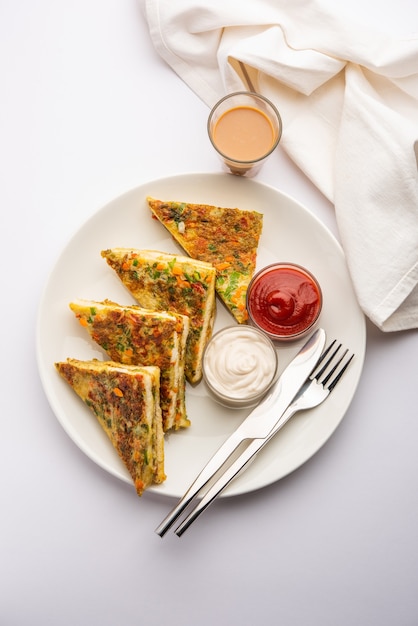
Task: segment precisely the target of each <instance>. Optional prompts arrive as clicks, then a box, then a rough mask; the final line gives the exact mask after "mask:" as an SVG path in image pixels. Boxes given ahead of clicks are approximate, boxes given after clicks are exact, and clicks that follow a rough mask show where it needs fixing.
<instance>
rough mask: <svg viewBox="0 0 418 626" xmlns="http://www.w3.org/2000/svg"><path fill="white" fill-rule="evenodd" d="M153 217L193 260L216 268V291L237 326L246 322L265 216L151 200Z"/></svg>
mask: <svg viewBox="0 0 418 626" xmlns="http://www.w3.org/2000/svg"><path fill="white" fill-rule="evenodd" d="M147 202H148V204H149V207H150V209H151V211H152V213H153V215H154V216H155V217H156V218H157V219H158V220H159V221H160V222H161V224H163V226H165V228H166V229H167V230H168V231H169V232H170V233H171V235H172V236H173V237H174V239H175V240H176V241H177V243H179V244H180V246H181V247H182V248H183V250H185V252H187V254H189V255H190V256H191V257H192V258H193V259H199V260H200V261H206V262H207V263H211V264H212V265H213V266H214V267H215V269H216V291H217V293H218V295H219V297H220V298H221V300H222V301H223V302H224V304H225V305H226V307H227V308H228V309H229V311H230V312H231V313H232V315H233V316H234V317H235V319H236V321H237V322H238V323H240V324H241V323H243V322H246V321H247V319H248V313H247V308H246V294H247V289H248V285H249V282H250V280H251V278H252V277H253V275H254V272H255V267H256V258H257V249H258V244H259V240H260V236H261V231H262V226H263V215H262V214H261V213H258V212H257V211H243V210H241V209H236V208H223V207H217V206H211V205H206V204H189V203H186V202H171V201H170V202H166V201H164V202H163V201H162V200H156V199H154V198H151V197H148V198H147Z"/></svg>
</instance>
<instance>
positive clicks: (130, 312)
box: [70, 299, 190, 432]
mask: <svg viewBox="0 0 418 626" xmlns="http://www.w3.org/2000/svg"><path fill="white" fill-rule="evenodd" d="M70 309H71V310H72V311H73V312H74V314H75V316H76V318H77V319H78V321H79V323H80V324H81V326H83V328H85V329H86V330H87V332H88V333H89V335H90V337H91V338H92V339H93V340H94V341H95V342H96V343H97V344H98V345H99V346H100V347H101V348H103V350H105V352H106V353H107V355H108V356H109V358H110V359H111V360H112V361H116V362H118V363H124V364H125V365H155V366H157V367H159V368H160V371H161V379H160V404H161V410H162V419H163V429H164V432H166V431H168V430H170V429H174V430H176V429H178V428H185V427H187V426H189V425H190V421H189V420H188V419H187V415H186V402H185V380H184V361H185V352H186V341H187V336H188V333H189V318H188V317H187V316H185V315H180V314H179V313H173V312H168V311H153V310H149V309H143V308H141V307H139V306H135V305H131V306H125V305H120V304H117V303H115V302H111V301H110V300H104V301H103V302H97V301H95V300H81V299H78V300H74V301H73V302H71V303H70Z"/></svg>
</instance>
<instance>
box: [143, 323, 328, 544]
mask: <svg viewBox="0 0 418 626" xmlns="http://www.w3.org/2000/svg"><path fill="white" fill-rule="evenodd" d="M325 340H326V334H325V331H324V329H323V328H319V329H318V330H316V331H315V332H314V333H313V335H311V337H310V338H309V339H308V341H307V342H306V343H305V345H304V346H303V347H302V348H301V350H299V352H298V353H297V355H296V356H295V357H294V359H293V360H292V361H291V362H290V364H289V365H288V366H287V367H286V369H285V370H284V371H283V373H282V374H281V376H280V377H279V379H278V381H277V382H276V383H275V384H274V385H273V387H272V388H271V389H270V391H269V392H268V393H267V395H266V396H265V398H264V399H263V400H262V401H261V403H260V404H259V405H258V406H257V407H256V408H255V409H253V411H252V412H251V413H250V414H249V415H248V417H246V418H245V420H244V421H243V422H242V424H241V425H240V426H239V427H238V428H237V429H236V430H235V431H234V432H233V433H232V434H231V435H230V436H229V437H228V439H227V440H226V441H225V442H224V443H223V444H222V445H221V447H220V448H219V449H218V450H217V452H215V454H214V455H213V456H212V458H211V459H210V461H209V462H208V463H207V465H206V466H205V467H204V468H203V470H202V471H201V472H200V474H199V475H198V476H197V478H196V479H195V481H194V482H193V483H192V485H191V486H190V487H189V489H188V490H187V492H186V493H185V494H184V496H183V497H182V498H181V499H180V500H179V502H178V504H177V505H176V506H175V507H174V509H173V510H172V511H171V512H170V513H169V514H168V515H167V517H166V518H165V519H164V520H163V521H162V523H161V524H160V525H159V526H158V528H156V530H155V532H156V533H157V534H158V535H160V537H162V536H163V535H164V534H165V533H166V532H167V530H168V529H169V528H170V526H171V525H172V524H173V523H174V522H175V521H176V519H177V518H178V517H179V516H180V515H181V513H182V512H183V511H184V509H185V508H186V507H187V506H188V504H189V503H190V502H191V501H192V500H193V499H194V498H195V497H196V496H197V495H198V493H199V492H200V490H201V489H202V488H203V487H204V486H205V485H206V484H207V483H208V482H209V481H210V480H211V479H212V478H214V477H215V476H216V475H217V474H218V472H219V471H220V470H221V469H222V467H223V466H224V465H225V464H226V462H227V461H228V459H231V458H232V457H233V455H234V452H235V451H236V450H237V448H238V447H240V446H241V444H243V442H248V443H249V442H250V441H252V440H253V439H263V438H265V437H268V435H269V433H270V432H271V430H272V429H273V428H274V426H275V424H276V423H277V422H278V421H279V420H280V418H281V416H282V415H283V413H284V412H285V411H286V409H287V407H288V406H289V404H291V402H292V401H293V399H294V397H295V396H296V394H297V393H298V391H299V390H300V388H301V387H302V385H303V383H304V382H305V380H306V378H307V377H308V376H309V374H310V373H311V372H312V370H313V369H314V367H315V366H316V364H317V362H318V360H319V358H320V356H321V353H322V351H323V349H324V345H325Z"/></svg>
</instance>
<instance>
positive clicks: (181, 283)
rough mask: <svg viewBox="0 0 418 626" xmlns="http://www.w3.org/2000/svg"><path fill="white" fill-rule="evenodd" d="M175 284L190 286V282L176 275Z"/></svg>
mask: <svg viewBox="0 0 418 626" xmlns="http://www.w3.org/2000/svg"><path fill="white" fill-rule="evenodd" d="M177 285H178V286H179V287H186V288H187V287H190V283H189V281H187V280H182V279H181V278H179V277H178V276H177Z"/></svg>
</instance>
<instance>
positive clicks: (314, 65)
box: [140, 0, 418, 331]
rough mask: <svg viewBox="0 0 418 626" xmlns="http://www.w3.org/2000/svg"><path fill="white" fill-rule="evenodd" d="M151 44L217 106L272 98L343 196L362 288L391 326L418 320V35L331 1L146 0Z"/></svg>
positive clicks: (300, 156) (349, 254)
mask: <svg viewBox="0 0 418 626" xmlns="http://www.w3.org/2000/svg"><path fill="white" fill-rule="evenodd" d="M140 2H141V4H142V8H143V11H144V14H145V17H146V20H147V22H148V25H149V31H150V35H151V38H152V41H153V43H154V46H155V48H156V50H157V51H158V53H159V54H160V55H161V57H162V58H163V59H165V61H166V62H167V63H168V64H169V65H170V66H171V67H172V68H173V69H174V70H175V71H176V72H177V73H178V75H179V76H180V77H181V78H182V79H183V80H184V81H185V82H186V83H187V84H188V85H189V86H190V88H191V89H193V90H194V91H195V92H196V94H197V95H198V96H199V97H200V98H201V99H202V100H203V101H204V102H206V103H207V104H208V106H212V105H213V104H214V103H215V102H216V101H217V100H218V99H219V98H220V97H221V96H223V95H225V93H228V92H231V91H236V90H241V89H243V88H245V89H249V90H254V91H257V92H259V93H262V94H264V95H265V96H267V97H268V98H270V99H271V100H272V101H273V102H274V103H275V104H276V106H277V107H278V109H279V110H280V113H281V115H282V119H283V135H282V140H281V147H282V148H283V149H284V150H285V151H286V152H287V153H288V154H289V156H290V157H291V158H292V160H293V161H294V162H295V163H296V164H297V165H298V167H300V169H301V170H302V171H303V172H304V173H305V174H306V175H307V176H308V177H309V178H310V179H311V180H312V182H313V183H314V184H315V185H316V186H317V187H318V188H319V189H320V190H321V191H322V193H323V194H324V195H325V196H326V197H327V198H328V199H329V200H330V201H331V202H333V203H334V205H335V211H336V218H337V223H338V228H339V233H340V238H341V241H342V244H343V248H344V251H345V255H346V258H347V264H348V267H349V270H350V273H351V277H352V280H353V284H354V288H355V291H356V294H357V297H358V300H359V303H360V306H361V307H362V309H363V311H364V313H365V314H366V315H367V316H368V317H369V318H370V320H371V321H372V322H373V323H374V324H376V325H377V326H378V327H379V328H381V329H382V330H384V331H396V330H405V329H411V328H417V327H418V172H417V161H418V35H415V36H413V35H409V36H405V37H400V36H398V35H397V36H395V35H390V34H385V33H381V32H378V31H377V30H374V29H372V28H369V27H365V26H363V25H362V23H361V20H359V21H358V23H357V22H355V21H353V20H352V19H350V18H349V17H347V15H344V14H343V12H342V9H341V6H340V3H336V2H328V4H327V2H326V1H325V0H322V1H321V0H292V2H288V1H286V0H245V2H243V1H242V0H211V2H210V3H209V2H207V1H206V0H193V1H192V0H176V1H175V2H173V1H172V0H140Z"/></svg>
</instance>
